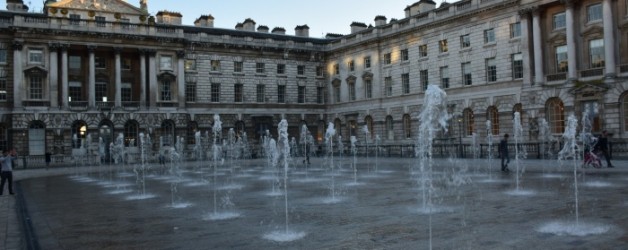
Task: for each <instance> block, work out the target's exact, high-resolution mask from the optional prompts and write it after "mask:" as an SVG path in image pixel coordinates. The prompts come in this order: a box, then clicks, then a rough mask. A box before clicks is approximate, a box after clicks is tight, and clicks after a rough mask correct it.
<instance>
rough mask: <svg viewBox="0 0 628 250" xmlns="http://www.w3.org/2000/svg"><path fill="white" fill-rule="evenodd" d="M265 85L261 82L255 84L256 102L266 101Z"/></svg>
mask: <svg viewBox="0 0 628 250" xmlns="http://www.w3.org/2000/svg"><path fill="white" fill-rule="evenodd" d="M265 91H266V85H263V84H258V85H257V96H256V97H257V98H256V101H257V102H265V101H266V94H265Z"/></svg>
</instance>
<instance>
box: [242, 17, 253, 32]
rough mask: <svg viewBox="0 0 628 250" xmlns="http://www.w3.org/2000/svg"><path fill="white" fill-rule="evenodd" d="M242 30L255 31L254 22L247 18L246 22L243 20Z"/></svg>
mask: <svg viewBox="0 0 628 250" xmlns="http://www.w3.org/2000/svg"><path fill="white" fill-rule="evenodd" d="M242 25H243V27H242V29H243V30H246V31H255V21H253V19H251V18H247V19H246V20H244V22H243V23H242Z"/></svg>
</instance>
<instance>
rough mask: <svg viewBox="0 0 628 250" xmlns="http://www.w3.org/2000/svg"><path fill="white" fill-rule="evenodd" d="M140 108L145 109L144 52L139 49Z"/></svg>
mask: <svg viewBox="0 0 628 250" xmlns="http://www.w3.org/2000/svg"><path fill="white" fill-rule="evenodd" d="M139 52H140V107H141V108H146V50H145V49H140V50H139Z"/></svg>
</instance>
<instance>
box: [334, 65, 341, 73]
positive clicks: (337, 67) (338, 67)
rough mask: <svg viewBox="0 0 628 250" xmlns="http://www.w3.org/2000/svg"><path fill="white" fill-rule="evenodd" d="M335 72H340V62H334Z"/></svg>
mask: <svg viewBox="0 0 628 250" xmlns="http://www.w3.org/2000/svg"><path fill="white" fill-rule="evenodd" d="M334 74H336V75H338V74H340V65H339V64H337V63H336V64H334Z"/></svg>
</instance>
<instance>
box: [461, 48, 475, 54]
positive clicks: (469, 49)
mask: <svg viewBox="0 0 628 250" xmlns="http://www.w3.org/2000/svg"><path fill="white" fill-rule="evenodd" d="M471 50H473V48H471V47H467V48H463V49H460V53H464V52H469V51H471Z"/></svg>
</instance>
